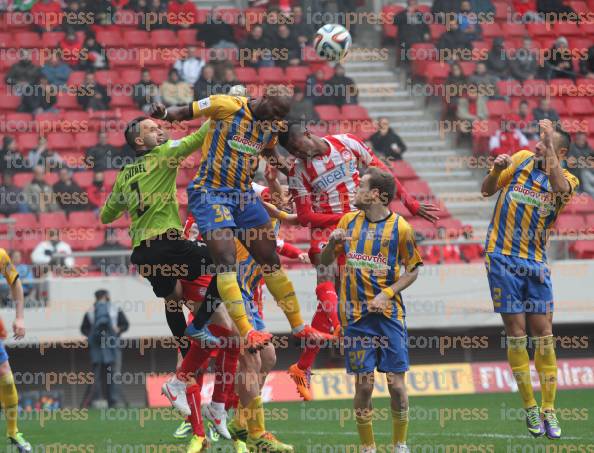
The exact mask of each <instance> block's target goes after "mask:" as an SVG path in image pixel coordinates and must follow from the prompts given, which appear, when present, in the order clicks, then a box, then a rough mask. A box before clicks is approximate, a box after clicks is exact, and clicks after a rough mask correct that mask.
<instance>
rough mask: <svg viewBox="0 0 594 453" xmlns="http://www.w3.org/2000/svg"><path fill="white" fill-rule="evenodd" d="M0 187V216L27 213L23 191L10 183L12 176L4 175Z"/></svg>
mask: <svg viewBox="0 0 594 453" xmlns="http://www.w3.org/2000/svg"><path fill="white" fill-rule="evenodd" d="M2 182H3V183H2V185H0V214H2V215H5V216H9V215H11V214H16V213H17V212H28V211H29V207H28V206H27V203H25V196H24V195H23V191H22V190H21V189H19V188H18V187H17V186H15V185H14V184H13V182H12V174H11V173H5V174H4V177H3V178H2Z"/></svg>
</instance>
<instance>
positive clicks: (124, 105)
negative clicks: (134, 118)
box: [110, 95, 136, 109]
mask: <svg viewBox="0 0 594 453" xmlns="http://www.w3.org/2000/svg"><path fill="white" fill-rule="evenodd" d="M110 107H111V108H112V109H118V108H119V109H134V108H136V104H135V103H134V99H132V98H131V97H130V96H126V95H120V96H114V97H112V98H111V104H110Z"/></svg>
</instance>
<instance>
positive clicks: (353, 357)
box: [344, 313, 409, 374]
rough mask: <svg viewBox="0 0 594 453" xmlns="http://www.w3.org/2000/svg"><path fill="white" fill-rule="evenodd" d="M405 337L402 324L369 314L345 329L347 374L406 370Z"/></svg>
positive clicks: (405, 333) (378, 315)
mask: <svg viewBox="0 0 594 453" xmlns="http://www.w3.org/2000/svg"><path fill="white" fill-rule="evenodd" d="M407 343H408V334H407V332H406V325H405V324H404V323H403V322H402V321H398V320H396V319H391V318H387V317H386V316H384V315H383V314H376V313H370V314H367V315H366V316H364V317H363V318H361V319H360V320H359V321H357V322H355V323H353V324H349V325H348V326H347V327H346V328H345V330H344V357H345V363H346V369H347V372H348V373H354V374H359V373H371V372H373V371H374V370H375V369H377V370H378V371H379V372H381V373H403V372H405V371H408V367H409V362H408V345H407Z"/></svg>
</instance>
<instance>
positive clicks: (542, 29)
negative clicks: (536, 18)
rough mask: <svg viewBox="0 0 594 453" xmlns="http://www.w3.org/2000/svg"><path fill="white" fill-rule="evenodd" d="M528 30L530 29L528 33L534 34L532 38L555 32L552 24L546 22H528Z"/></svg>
mask: <svg viewBox="0 0 594 453" xmlns="http://www.w3.org/2000/svg"><path fill="white" fill-rule="evenodd" d="M526 30H527V31H528V34H529V35H530V36H532V38H535V37H541V36H548V35H551V34H552V33H553V31H552V30H551V25H550V24H545V23H544V22H537V23H530V24H526Z"/></svg>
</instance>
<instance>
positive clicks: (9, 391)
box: [0, 373, 19, 436]
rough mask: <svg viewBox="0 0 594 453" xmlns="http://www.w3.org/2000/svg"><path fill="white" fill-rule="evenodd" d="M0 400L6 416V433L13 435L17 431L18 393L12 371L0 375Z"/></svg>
mask: <svg viewBox="0 0 594 453" xmlns="http://www.w3.org/2000/svg"><path fill="white" fill-rule="evenodd" d="M0 402H2V408H3V409H4V414H5V417H6V434H7V435H8V436H14V435H16V433H17V432H18V428H17V419H18V416H19V413H18V404H19V394H18V393H17V389H16V387H15V385H14V378H13V376H12V373H9V374H5V375H4V376H0Z"/></svg>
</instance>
